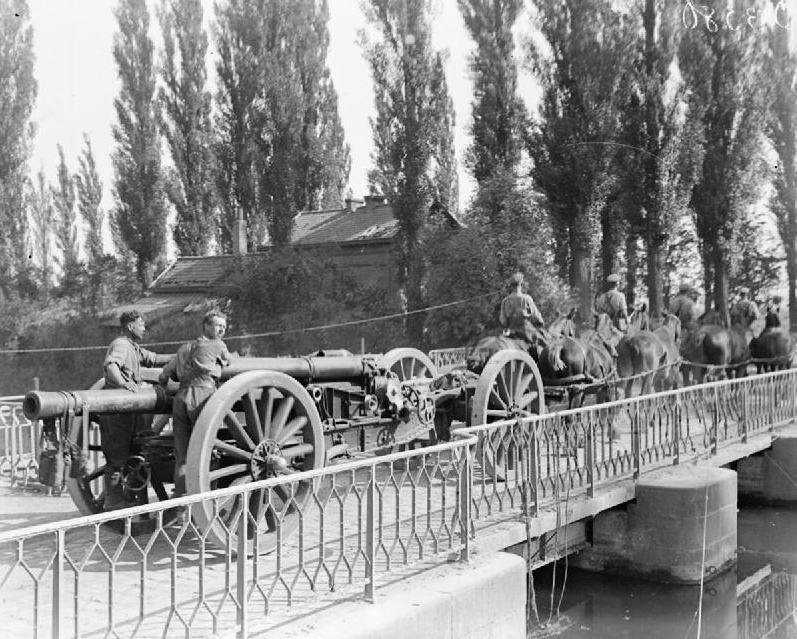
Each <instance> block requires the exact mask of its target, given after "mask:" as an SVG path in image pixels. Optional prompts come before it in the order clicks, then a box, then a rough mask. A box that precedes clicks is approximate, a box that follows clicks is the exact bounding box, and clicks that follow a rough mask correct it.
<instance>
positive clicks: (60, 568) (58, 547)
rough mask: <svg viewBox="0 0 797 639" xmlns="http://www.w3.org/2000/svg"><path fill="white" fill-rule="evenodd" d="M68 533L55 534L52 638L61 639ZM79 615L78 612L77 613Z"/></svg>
mask: <svg viewBox="0 0 797 639" xmlns="http://www.w3.org/2000/svg"><path fill="white" fill-rule="evenodd" d="M65 537H66V532H65V531H64V530H58V531H56V533H55V557H54V558H53V612H52V637H53V639H59V637H60V636H61V618H62V616H63V614H62V608H63V606H62V604H63V601H62V594H63V590H64V589H63V582H64V540H65ZM76 614H77V611H76Z"/></svg>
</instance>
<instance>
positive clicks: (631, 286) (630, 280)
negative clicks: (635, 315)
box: [625, 232, 639, 306]
mask: <svg viewBox="0 0 797 639" xmlns="http://www.w3.org/2000/svg"><path fill="white" fill-rule="evenodd" d="M636 243H637V236H636V235H635V234H633V233H630V232H629V233H628V234H627V235H626V236H625V268H626V271H625V301H626V303H627V304H628V306H631V305H632V304H633V303H634V298H635V297H636V295H635V293H634V291H635V290H636V274H637V269H638V264H637V262H638V259H639V256H638V254H637V245H636Z"/></svg>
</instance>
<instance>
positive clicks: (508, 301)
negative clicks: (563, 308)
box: [498, 273, 544, 344]
mask: <svg viewBox="0 0 797 639" xmlns="http://www.w3.org/2000/svg"><path fill="white" fill-rule="evenodd" d="M509 289H510V290H511V293H509V295H507V296H506V297H505V298H504V299H503V300H502V301H501V312H500V314H499V316H498V321H499V322H500V323H501V326H502V327H503V328H505V329H506V330H507V331H508V332H509V334H510V335H512V336H514V337H519V338H520V339H523V340H526V341H527V342H529V343H530V344H534V343H535V342H536V341H537V337H538V334H539V331H538V330H537V329H539V328H541V327H542V326H543V324H544V322H543V319H542V315H541V314H540V311H539V309H538V308H537V305H536V304H535V303H534V298H532V297H531V295H529V294H528V293H524V292H523V273H515V274H514V275H513V276H512V277H510V278H509Z"/></svg>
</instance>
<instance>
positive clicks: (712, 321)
mask: <svg viewBox="0 0 797 639" xmlns="http://www.w3.org/2000/svg"><path fill="white" fill-rule="evenodd" d="M698 321H699V322H700V323H701V324H702V325H703V326H724V327H725V328H728V323H727V322H726V321H725V317H723V315H722V314H721V313H720V312H719V311H718V310H716V309H713V308H712V309H709V310H707V311H706V312H705V313H703V314H702V315H701V316H700V317H699V318H698Z"/></svg>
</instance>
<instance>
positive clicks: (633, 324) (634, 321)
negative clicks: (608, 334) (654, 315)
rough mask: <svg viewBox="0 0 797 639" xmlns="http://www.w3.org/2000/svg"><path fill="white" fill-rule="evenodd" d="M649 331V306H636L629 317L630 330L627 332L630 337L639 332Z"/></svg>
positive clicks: (643, 304)
mask: <svg viewBox="0 0 797 639" xmlns="http://www.w3.org/2000/svg"><path fill="white" fill-rule="evenodd" d="M649 329H650V317H649V316H648V305H647V304H645V303H644V302H643V303H642V304H639V305H638V306H636V307H635V308H634V310H633V312H632V313H631V315H629V316H628V328H627V329H626V330H627V332H628V334H629V335H633V334H634V333H636V332H638V331H647V330H649Z"/></svg>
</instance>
